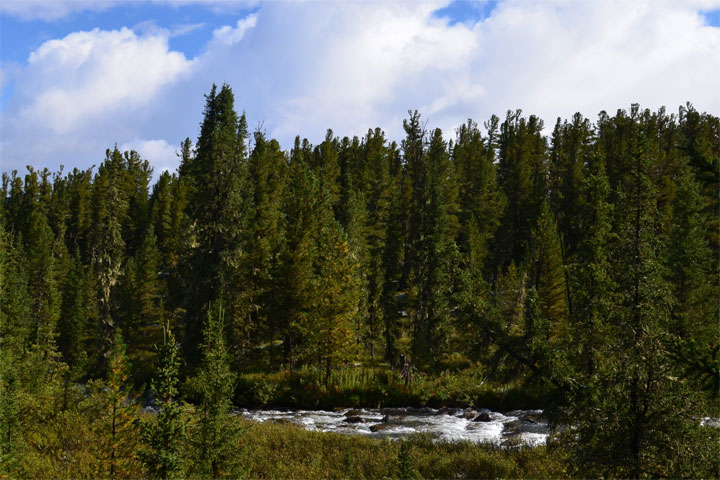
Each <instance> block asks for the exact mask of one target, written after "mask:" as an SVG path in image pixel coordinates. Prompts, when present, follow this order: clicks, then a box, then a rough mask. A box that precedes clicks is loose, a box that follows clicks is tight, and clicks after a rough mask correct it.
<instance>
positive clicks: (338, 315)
mask: <svg viewBox="0 0 720 480" xmlns="http://www.w3.org/2000/svg"><path fill="white" fill-rule="evenodd" d="M344 237H345V236H344V235H343V232H342V228H341V227H340V225H339V224H337V223H330V224H329V225H328V226H326V227H324V228H323V230H322V231H321V232H320V237H319V239H318V240H319V241H318V243H319V245H318V247H319V249H321V251H322V252H323V255H322V257H320V258H319V259H318V263H319V265H318V267H317V276H316V277H315V278H314V285H313V290H314V291H315V292H314V296H315V298H316V300H315V302H317V303H315V304H313V305H312V314H311V316H312V320H311V322H312V323H311V325H312V328H311V329H310V330H309V332H308V337H309V338H308V341H309V342H310V343H311V344H312V345H313V350H315V352H316V354H317V355H318V357H319V358H321V359H322V362H323V363H324V364H325V365H324V367H325V380H326V382H327V381H328V380H329V378H330V372H331V369H332V365H333V364H334V365H338V364H341V363H342V362H344V361H347V360H350V359H351V356H352V352H351V347H352V345H353V340H354V338H355V335H356V334H357V333H356V332H354V331H353V330H354V328H353V327H354V325H353V317H356V316H357V299H358V297H359V296H360V295H359V287H360V284H359V282H358V279H357V275H356V270H357V269H358V266H359V264H358V263H357V260H356V259H355V258H353V256H352V253H351V250H350V245H349V244H348V241H347V240H346V239H345V238H344Z"/></svg>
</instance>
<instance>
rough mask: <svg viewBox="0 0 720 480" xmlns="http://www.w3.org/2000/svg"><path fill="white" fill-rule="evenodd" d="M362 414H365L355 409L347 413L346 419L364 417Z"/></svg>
mask: <svg viewBox="0 0 720 480" xmlns="http://www.w3.org/2000/svg"><path fill="white" fill-rule="evenodd" d="M362 413H363V411H362V410H360V409H358V408H353V409H352V410H348V411H347V413H346V414H345V418H349V417H359V416H360V415H362Z"/></svg>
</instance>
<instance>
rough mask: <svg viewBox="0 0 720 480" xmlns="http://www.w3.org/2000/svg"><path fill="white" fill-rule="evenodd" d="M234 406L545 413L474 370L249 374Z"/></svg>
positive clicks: (524, 395) (522, 392)
mask: <svg viewBox="0 0 720 480" xmlns="http://www.w3.org/2000/svg"><path fill="white" fill-rule="evenodd" d="M234 401H235V404H236V405H238V406H241V407H246V408H257V407H267V406H285V407H295V408H305V409H318V408H324V409H328V408H335V407H368V408H379V407H422V406H429V407H435V408H439V407H470V408H472V407H484V408H491V409H496V410H513V409H519V408H541V407H542V405H541V399H540V398H539V397H537V396H533V395H531V394H529V393H528V392H527V390H526V389H523V388H521V386H520V385H498V384H493V383H490V382H487V381H485V379H483V378H482V377H481V376H480V375H478V374H477V371H476V370H474V369H466V370H462V371H456V372H450V371H446V372H442V373H439V374H437V375H428V374H425V373H422V372H415V373H413V375H412V377H411V379H410V381H409V382H406V381H405V379H404V378H402V377H401V375H400V372H398V371H397V370H391V369H389V368H387V367H384V366H382V365H381V366H376V367H348V368H345V369H341V370H335V371H333V372H332V374H331V376H330V379H329V381H328V382H326V381H325V377H324V374H323V372H321V371H320V370H317V369H314V368H305V369H302V370H300V371H296V372H293V374H290V373H289V372H287V371H281V372H276V373H272V374H264V373H246V374H243V375H241V376H240V379H239V382H238V385H237V389H236V395H235V399H234Z"/></svg>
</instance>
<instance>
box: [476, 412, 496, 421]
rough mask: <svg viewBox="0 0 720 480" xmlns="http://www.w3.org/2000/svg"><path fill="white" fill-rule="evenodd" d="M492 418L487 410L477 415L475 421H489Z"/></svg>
mask: <svg viewBox="0 0 720 480" xmlns="http://www.w3.org/2000/svg"><path fill="white" fill-rule="evenodd" d="M490 420H492V419H491V418H490V414H489V413H487V412H482V413H481V414H479V415H478V416H477V417H475V418H473V422H489V421H490Z"/></svg>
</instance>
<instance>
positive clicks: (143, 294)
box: [120, 225, 165, 385]
mask: <svg viewBox="0 0 720 480" xmlns="http://www.w3.org/2000/svg"><path fill="white" fill-rule="evenodd" d="M159 267H160V253H159V252H158V249H157V245H156V241H155V231H154V229H153V227H152V225H150V227H148V230H147V231H146V232H145V235H144V236H143V240H142V243H141V245H140V247H139V249H138V251H137V253H136V255H135V256H134V257H133V258H131V259H129V260H128V262H127V264H126V266H125V274H124V276H123V278H122V286H121V290H122V297H123V298H122V307H121V308H120V311H121V312H122V313H121V318H122V330H123V332H124V335H125V338H127V342H128V349H127V350H128V351H127V354H128V358H129V359H130V363H131V365H132V366H133V367H132V376H133V380H134V381H135V382H136V384H138V385H142V384H144V383H146V382H147V381H149V379H150V378H149V377H150V375H151V372H153V371H154V370H155V366H156V365H155V360H156V355H155V351H156V347H157V346H158V345H160V344H161V343H162V325H163V324H164V323H165V321H164V317H165V310H164V308H163V297H165V286H164V284H163V282H162V280H161V279H160V277H159V273H160V270H159Z"/></svg>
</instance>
